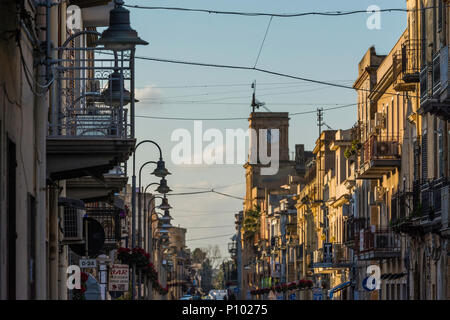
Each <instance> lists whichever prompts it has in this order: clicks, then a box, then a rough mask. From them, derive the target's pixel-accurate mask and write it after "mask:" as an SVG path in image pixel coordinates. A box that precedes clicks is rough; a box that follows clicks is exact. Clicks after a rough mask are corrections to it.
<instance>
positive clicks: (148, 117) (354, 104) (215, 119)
mask: <svg viewBox="0 0 450 320" xmlns="http://www.w3.org/2000/svg"><path fill="white" fill-rule="evenodd" d="M357 105H358V104H357V103H352V104H347V105H342V106H337V107H330V108H326V109H324V111H327V110H336V109H343V108H348V107H353V106H357ZM316 112H317V110H311V111H303V112H295V113H290V114H289V116H297V115H302V114H312V113H316ZM135 117H136V118H144V119H158V120H186V121H228V120H248V117H245V118H244V117H242V118H239V117H237V118H183V117H158V116H146V115H135Z"/></svg>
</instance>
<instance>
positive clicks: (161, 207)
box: [157, 195, 172, 211]
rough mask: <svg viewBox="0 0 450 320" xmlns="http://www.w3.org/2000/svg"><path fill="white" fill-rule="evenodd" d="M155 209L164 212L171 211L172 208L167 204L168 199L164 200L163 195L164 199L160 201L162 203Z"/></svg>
mask: <svg viewBox="0 0 450 320" xmlns="http://www.w3.org/2000/svg"><path fill="white" fill-rule="evenodd" d="M157 208H158V209H161V210H164V211H165V210H169V209H172V207H171V206H170V204H169V201H168V199H167V198H166V195H164V198H163V199H162V203H161V204H160V205H159V206H158V207H157Z"/></svg>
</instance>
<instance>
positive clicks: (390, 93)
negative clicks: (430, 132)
mask: <svg viewBox="0 0 450 320" xmlns="http://www.w3.org/2000/svg"><path fill="white" fill-rule="evenodd" d="M135 58H136V59H141V60H148V61H156V62H164V63H173V64H183V65H192V66H200V67H210V68H223V69H234V70H247V71H258V72H261V73H266V74H271V75H275V76H279V77H285V78H290V79H296V80H300V81H305V82H311V83H317V84H323V85H326V86H331V87H337V88H341V89H348V90H352V91H353V90H354V91H362V92H368V93H369V94H371V93H383V94H385V95H393V96H397V95H398V93H397V92H385V91H379V90H370V89H365V88H354V87H353V86H349V85H343V84H338V83H332V82H328V81H322V80H315V79H310V78H305V77H299V76H294V75H290V74H286V73H281V72H276V71H271V70H267V69H261V68H256V67H247V66H235V65H225V64H213V63H203V62H193V61H182V60H173V59H162V58H152V57H143V56H136V57H135ZM410 97H412V98H419V97H418V96H410Z"/></svg>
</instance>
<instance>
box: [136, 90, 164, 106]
mask: <svg viewBox="0 0 450 320" xmlns="http://www.w3.org/2000/svg"><path fill="white" fill-rule="evenodd" d="M135 96H136V99H138V100H139V101H140V102H139V104H137V105H141V106H142V105H143V106H145V105H150V104H159V103H160V102H161V100H162V91H161V90H160V89H158V88H155V86H154V85H150V86H146V87H143V88H137V89H136V90H135Z"/></svg>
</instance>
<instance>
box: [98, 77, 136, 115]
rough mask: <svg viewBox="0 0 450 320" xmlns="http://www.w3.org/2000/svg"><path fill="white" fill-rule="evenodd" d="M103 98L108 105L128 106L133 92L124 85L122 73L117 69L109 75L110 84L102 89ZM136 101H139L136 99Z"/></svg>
mask: <svg viewBox="0 0 450 320" xmlns="http://www.w3.org/2000/svg"><path fill="white" fill-rule="evenodd" d="M101 98H102V100H103V101H104V103H105V104H106V105H107V106H111V107H119V106H121V105H122V106H126V105H127V104H129V103H130V101H131V93H130V91H128V90H127V89H126V88H125V87H124V83H123V78H122V75H121V74H120V73H119V72H118V70H117V69H115V70H114V72H112V73H111V74H110V75H109V79H108V85H107V87H106V88H105V89H104V90H103V91H102V93H101ZM134 101H135V102H139V101H138V100H137V99H134Z"/></svg>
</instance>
